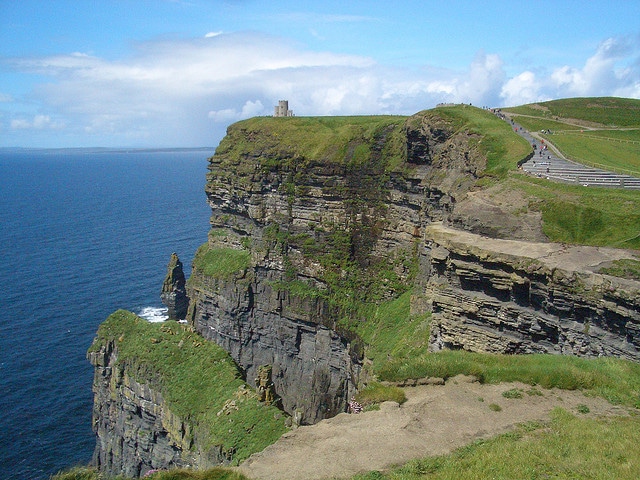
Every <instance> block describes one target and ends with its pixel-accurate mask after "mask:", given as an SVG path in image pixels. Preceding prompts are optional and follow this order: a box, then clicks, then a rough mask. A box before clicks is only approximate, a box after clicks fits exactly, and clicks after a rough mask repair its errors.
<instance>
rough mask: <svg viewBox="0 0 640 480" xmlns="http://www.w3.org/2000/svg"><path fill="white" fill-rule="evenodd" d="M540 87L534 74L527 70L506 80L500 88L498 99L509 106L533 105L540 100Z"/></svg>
mask: <svg viewBox="0 0 640 480" xmlns="http://www.w3.org/2000/svg"><path fill="white" fill-rule="evenodd" d="M541 87H542V85H541V84H540V82H539V81H538V79H537V78H536V75H535V73H533V72H530V71H528V70H527V71H525V72H522V73H521V74H519V75H516V76H515V77H513V78H510V79H509V80H507V81H506V82H505V83H504V85H503V86H502V90H501V91H500V97H501V98H502V99H503V103H504V104H505V105H509V106H514V105H522V104H526V103H533V102H537V101H540V100H542V98H541V95H540V89H541Z"/></svg>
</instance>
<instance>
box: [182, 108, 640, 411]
mask: <svg viewBox="0 0 640 480" xmlns="http://www.w3.org/2000/svg"><path fill="white" fill-rule="evenodd" d="M468 118H474V119H475V120H476V121H477V119H481V122H482V128H481V129H479V128H477V127H474V126H472V125H470V124H469V123H468V122H467V123H465V121H464V120H465V119H468ZM512 137H516V138H512ZM518 141H519V139H518V138H517V136H515V135H513V134H512V132H511V131H510V128H509V127H508V125H506V123H505V122H502V121H500V120H498V119H497V118H496V117H494V116H493V115H491V114H490V113H487V112H481V111H480V110H479V109H474V108H471V107H464V106H462V107H456V108H451V109H447V108H442V109H436V110H433V111H426V112H420V113H418V114H416V115H414V116H412V117H409V118H400V117H355V118H353V117H340V118H290V119H261V118H257V119H251V120H247V121H243V122H239V123H237V124H234V125H232V126H231V127H229V129H228V132H227V136H226V137H225V139H224V140H223V141H222V142H221V144H220V146H219V147H218V149H217V151H216V154H215V156H213V157H212V158H211V159H210V161H209V174H208V176H207V186H206V193H207V198H208V202H209V205H210V206H211V209H212V216H211V225H212V230H211V232H210V234H209V239H208V242H207V244H206V245H204V246H203V247H202V248H201V249H200V251H199V252H198V253H197V255H196V258H195V260H194V264H193V273H192V276H191V279H190V280H189V284H188V287H187V288H188V294H189V297H190V298H191V300H192V301H191V304H190V308H189V312H188V314H187V320H188V321H189V323H190V324H191V325H192V326H193V328H194V329H195V330H196V331H197V332H199V333H200V334H202V335H203V336H204V337H205V338H207V339H209V340H212V341H214V342H216V343H217V344H219V345H221V346H222V347H223V348H225V350H227V351H228V352H230V354H231V356H232V357H233V358H234V360H235V361H236V362H238V364H239V366H240V367H241V368H242V369H243V371H244V372H245V374H246V378H247V379H248V381H250V379H253V378H255V377H256V374H257V369H258V368H259V367H261V366H264V365H268V366H270V367H271V368H272V372H273V383H274V388H275V392H276V395H278V396H279V397H280V398H281V399H282V406H283V408H284V410H285V411H287V412H288V413H289V414H291V415H295V416H296V417H299V418H300V419H301V421H302V422H303V423H315V422H317V421H318V420H320V419H322V418H327V417H331V416H333V415H335V414H336V413H338V412H341V411H344V410H345V408H346V403H347V400H348V398H350V396H351V395H352V394H353V393H354V392H355V391H356V389H357V388H358V385H359V384H360V383H362V382H365V383H366V381H367V375H369V373H370V372H368V371H367V369H365V370H363V362H366V359H365V357H364V348H365V345H364V342H363V339H361V338H360V337H359V336H358V335H356V334H355V333H354V332H357V331H359V328H358V325H359V324H360V323H361V322H366V321H367V318H366V314H365V313H363V312H364V311H365V310H366V306H368V305H379V304H382V303H384V302H388V301H391V300H393V299H394V298H398V297H399V296H400V295H401V294H403V293H404V292H407V291H411V292H412V294H413V295H412V297H411V311H412V312H413V313H414V314H420V313H429V312H430V311H431V309H433V312H434V315H433V319H434V320H433V325H432V329H431V338H430V341H429V343H430V345H431V348H432V349H434V350H438V349H441V348H465V349H469V350H473V351H492V352H503V353H525V352H548V353H572V354H576V355H587V356H594V355H615V356H620V357H624V358H633V359H637V358H638V352H637V348H636V343H637V342H636V338H635V335H636V333H635V332H636V322H637V310H638V305H637V303H636V301H635V300H633V295H635V293H636V292H637V283H634V282H630V283H629V282H627V283H625V282H622V281H618V280H615V279H612V278H609V277H607V276H602V275H600V276H598V275H596V274H595V273H594V274H589V275H591V276H589V275H587V276H586V277H585V276H584V275H582V274H580V273H576V272H575V271H574V270H575V269H573V268H569V269H568V270H567V271H566V272H565V273H562V271H561V269H557V268H554V267H545V268H546V270H544V269H540V270H535V271H534V272H533V273H528V271H527V270H526V269H524V267H522V266H521V264H523V263H527V261H528V260H529V259H528V258H527V257H526V255H525V256H524V257H523V258H517V256H515V257H514V256H508V255H507V256H505V255H502V256H499V257H496V260H495V261H493V263H491V262H489V261H488V260H487V259H486V255H485V254H484V253H482V254H473V255H472V254H469V252H470V251H474V249H473V248H472V247H473V245H474V243H475V242H476V239H477V238H480V237H479V235H482V236H484V237H486V236H491V237H493V238H494V239H496V240H499V239H503V240H506V239H510V240H516V241H521V242H529V243H531V242H537V243H538V244H540V245H544V244H545V243H543V242H544V241H546V236H545V234H544V233H543V231H544V228H543V220H542V215H541V213H540V210H539V209H538V210H535V209H534V210H527V209H526V205H527V203H528V202H529V200H528V199H527V197H526V194H524V193H522V192H517V191H514V190H513V189H512V190H511V191H507V193H505V189H504V187H500V188H502V191H500V190H498V191H496V188H497V187H496V185H498V186H499V185H501V184H496V182H495V180H496V179H500V178H503V177H504V175H505V172H506V171H508V170H509V169H513V170H515V166H516V164H517V162H518V161H521V160H523V159H525V158H527V156H529V155H531V152H530V147H529V145H528V144H526V142H525V143H524V145H522V144H520V143H518ZM505 145H506V146H505ZM507 146H509V148H507ZM496 151H501V152H502V157H501V158H502V160H500V159H499V158H498V157H497V156H496V153H495V152H496ZM504 158H506V159H507V160H506V161H505V160H504ZM501 162H502V163H501ZM487 180H488V182H487ZM483 183H486V184H487V186H486V187H484V188H479V186H480V185H482V184H483ZM498 195H500V199H501V200H500V201H496V199H495V197H497V196H498ZM434 223H441V224H444V225H447V226H449V227H454V228H455V229H457V231H460V232H467V233H471V234H474V235H476V236H472V237H468V238H467V237H465V239H464V240H460V241H459V243H460V244H465V245H466V246H465V247H460V248H459V249H455V248H453V249H450V250H447V249H448V248H450V247H449V246H448V245H449V243H446V242H445V243H444V244H443V245H440V244H439V243H438V240H437V239H436V238H435V237H434V236H433V232H434V230H433V229H432V228H430V225H433V224H434ZM438 238H439V237H438ZM459 238H462V237H459ZM465 242H466V243H465ZM496 248H497V247H496ZM493 250H494V247H488V248H487V250H486V251H490V252H493ZM444 252H446V253H444ZM621 252H622V253H620V254H619V255H618V256H619V257H621V258H622V257H624V258H633V255H632V254H631V253H630V252H629V251H621ZM612 255H613V254H612ZM613 256H616V255H613ZM507 257H508V258H507ZM505 259H506V260H505ZM532 261H533V260H532ZM603 261H604V260H603ZM528 268H532V267H530V266H529V267H528ZM594 275H595V277H597V280H593V278H595V277H594ZM585 278H586V280H585ZM592 281H593V282H596V283H597V284H598V286H594V285H592V283H591V282H592ZM605 285H609V286H611V288H612V289H613V290H615V292H616V293H607V292H605V291H604V290H605V289H606V288H609V287H606V288H605ZM593 289H596V290H598V291H599V292H600V293H598V294H595V293H594V294H591V293H589V292H590V291H591V290H593ZM470 299H471V300H470ZM629 299H631V300H629ZM465 309H466V310H465ZM467 310H468V311H467ZM470 311H473V312H476V313H473V314H471V313H469V312H470Z"/></svg>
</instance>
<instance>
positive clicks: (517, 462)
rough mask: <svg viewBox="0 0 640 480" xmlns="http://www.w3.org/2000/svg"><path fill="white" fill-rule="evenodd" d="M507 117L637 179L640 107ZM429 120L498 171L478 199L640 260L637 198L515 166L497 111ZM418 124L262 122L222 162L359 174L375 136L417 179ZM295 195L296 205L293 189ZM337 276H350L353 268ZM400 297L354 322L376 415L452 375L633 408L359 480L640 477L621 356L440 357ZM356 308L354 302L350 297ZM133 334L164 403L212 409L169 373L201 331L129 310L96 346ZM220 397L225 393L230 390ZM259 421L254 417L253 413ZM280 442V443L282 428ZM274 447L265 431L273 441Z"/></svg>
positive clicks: (238, 127)
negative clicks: (522, 202) (494, 196)
mask: <svg viewBox="0 0 640 480" xmlns="http://www.w3.org/2000/svg"><path fill="white" fill-rule="evenodd" d="M503 110H505V111H508V112H509V113H510V114H512V115H513V118H514V119H516V120H517V121H518V123H520V124H521V125H522V126H524V127H525V128H527V129H529V130H532V131H536V132H540V131H541V130H545V131H548V130H550V131H551V132H552V133H551V134H546V133H545V134H541V135H544V138H545V139H546V140H547V141H549V142H551V143H553V144H554V145H555V146H557V147H558V148H559V149H560V150H561V151H562V152H563V153H564V155H565V156H567V157H568V158H571V159H572V160H574V161H578V162H582V163H585V164H589V165H593V164H597V165H600V166H601V168H610V169H612V170H618V171H623V172H625V173H630V174H633V175H637V176H640V100H631V99H618V98H584V99H568V100H557V101H552V102H544V103H539V104H532V105H525V106H521V107H514V108H509V109H503ZM421 114H424V115H427V116H433V117H434V118H435V117H438V118H441V119H445V121H446V122H449V123H450V124H453V125H455V128H456V129H458V130H461V131H468V132H470V133H473V134H474V136H477V139H476V141H477V144H476V146H477V148H478V149H479V150H480V151H481V152H482V153H483V154H484V155H485V156H486V158H487V165H486V168H485V170H484V172H482V173H481V175H480V176H479V179H478V180H477V182H476V185H475V187H474V188H475V189H477V190H482V189H488V188H491V189H493V191H495V192H498V193H502V194H504V196H505V198H507V197H509V195H512V194H513V193H514V192H516V193H517V194H518V195H519V196H520V197H522V196H524V197H525V198H526V199H527V205H528V206H527V208H528V209H530V210H533V211H537V212H540V214H541V216H542V221H543V230H544V233H545V234H546V235H547V237H548V238H549V240H550V241H554V242H564V243H571V244H586V245H596V246H608V247H618V248H629V249H636V250H640V192H638V191H631V190H623V189H599V188H593V187H591V188H586V187H581V186H569V185H565V184H558V183H553V182H550V181H548V180H545V179H540V178H534V177H530V176H527V175H524V174H522V173H521V172H519V171H518V169H517V163H518V161H519V160H521V159H522V158H523V157H525V156H526V155H527V154H528V153H529V151H530V146H529V145H528V144H527V142H526V141H524V140H523V139H522V138H520V137H519V136H518V135H516V134H515V133H514V132H513V131H512V129H511V128H510V126H509V124H508V123H507V122H504V121H502V120H500V119H498V118H497V117H496V116H495V115H493V114H492V113H490V112H489V111H486V110H482V109H478V108H473V107H469V106H462V105H458V106H446V107H439V108H436V109H433V110H431V111H428V112H421ZM516 116H517V118H516ZM419 118H421V117H418V116H412V117H399V116H362V117H307V118H305V117H292V118H265V117H261V118H253V119H249V120H246V121H242V122H238V123H237V124H234V125H232V126H231V127H229V130H228V135H227V137H225V139H223V141H222V142H221V144H220V146H219V147H218V150H217V153H218V154H221V155H222V157H223V158H224V160H223V161H228V162H232V163H235V164H239V163H242V162H244V161H246V160H247V158H246V152H247V151H249V150H253V151H256V152H261V153H263V154H264V155H262V156H261V157H260V160H259V161H262V162H264V163H263V164H262V165H261V166H262V168H264V169H269V168H271V167H272V165H271V164H270V163H269V162H276V161H278V162H281V163H280V165H282V166H283V168H291V169H292V171H295V170H296V168H297V167H298V166H300V165H301V164H303V163H308V162H311V161H313V162H324V163H327V164H335V165H340V166H341V167H347V168H354V169H357V168H359V165H361V164H362V163H363V162H366V161H367V159H369V158H370V157H371V155H372V145H375V139H376V138H379V137H380V136H381V135H384V136H385V138H386V139H387V141H386V142H385V147H384V150H383V151H382V155H381V159H379V161H380V162H381V164H380V169H381V170H380V171H381V172H382V175H387V174H389V173H391V172H399V171H402V170H403V169H405V168H409V167H408V166H407V165H406V164H405V162H404V159H405V158H406V142H405V139H404V137H403V134H404V130H403V129H404V128H405V125H406V122H413V121H419ZM240 132H242V135H239V133H240ZM247 132H249V133H251V132H253V133H254V134H255V135H253V139H254V141H253V143H252V144H251V145H250V146H248V145H243V144H241V143H239V142H238V139H239V138H251V135H249V137H247V136H246V133H247ZM265 153H266V154H265ZM270 159H271V160H270ZM253 160H254V159H253V158H252V161H253ZM248 164H249V162H247V165H248ZM241 173H242V172H241ZM246 173H247V175H246V179H245V177H243V179H245V180H243V181H250V178H251V174H250V170H249V169H247V172H246ZM291 194H295V190H292V192H291ZM277 234H279V232H274V235H277ZM288 240H292V241H294V240H295V239H288ZM338 240H340V239H336V243H335V246H337V247H339V245H340V243H339V242H338ZM243 255H244V253H243ZM639 255H640V251H639ZM332 259H333V260H334V261H336V262H343V261H346V260H344V259H341V258H338V255H337V254H334V256H333V257H332ZM224 260H225V258H224V257H223V256H222V255H221V252H217V251H216V252H213V253H211V252H210V251H206V249H203V250H202V251H201V252H199V254H198V255H197V257H196V259H195V262H199V266H200V267H201V268H202V269H206V268H208V267H211V269H212V271H211V272H209V273H210V274H211V275H214V276H215V275H227V274H229V271H235V270H237V269H238V268H244V267H245V266H246V264H247V262H248V259H247V258H245V257H244V256H243V257H242V258H235V257H234V258H233V259H230V260H229V262H227V263H224ZM231 260H233V262H231ZM216 262H218V263H216ZM340 266H341V268H342V269H344V270H345V271H350V270H349V268H351V267H352V266H353V265H347V264H340ZM409 266H410V265H409ZM611 273H612V274H616V275H619V276H624V277H628V278H635V279H640V262H632V263H631V264H628V265H619V266H618V269H617V270H612V271H611ZM338 280H339V279H338ZM338 280H336V281H338ZM336 285H337V284H336ZM337 287H340V288H343V289H344V288H354V289H355V288H359V287H358V283H357V282H356V284H355V286H353V285H352V286H345V285H337ZM397 291H398V295H397V296H396V297H395V298H393V299H391V300H388V301H384V302H366V301H364V300H362V301H360V302H359V303H358V304H357V305H351V306H350V308H352V309H353V311H357V314H358V317H359V318H366V319H367V321H366V322H360V323H358V324H357V325H353V324H351V325H349V328H353V329H354V331H355V332H356V333H357V334H358V336H359V337H360V338H361V339H362V340H363V342H364V344H365V352H366V356H367V359H368V361H370V365H369V367H368V368H370V371H371V373H372V374H373V375H375V376H376V377H377V379H378V380H379V381H380V383H376V382H371V383H370V384H369V386H368V387H367V389H365V390H363V391H362V392H361V393H360V396H359V398H358V399H359V400H360V401H361V402H362V403H363V404H365V405H368V404H370V405H371V406H370V407H369V408H375V404H376V403H377V402H380V401H383V400H385V399H389V398H392V399H395V400H399V401H401V400H402V394H401V392H400V393H399V392H398V389H397V388H395V387H393V388H389V387H386V386H385V385H383V384H382V381H385V380H386V381H402V380H406V379H411V378H422V377H427V376H431V377H442V378H449V377H452V376H455V375H457V374H460V373H463V374H471V375H475V376H477V377H478V378H479V379H480V380H481V381H482V382H486V383H499V382H504V381H521V382H524V383H528V384H530V385H535V386H537V387H539V388H550V387H557V388H562V389H571V390H575V389H580V390H583V391H584V392H585V394H587V395H597V396H602V397H604V398H606V399H608V400H609V401H610V402H612V403H614V404H618V405H622V406H625V407H627V408H629V409H631V410H632V415H630V416H629V417H624V418H615V419H588V418H586V417H585V418H583V417H575V416H572V415H570V414H569V413H567V412H564V411H559V412H556V414H555V415H554V418H553V420H552V421H551V422H550V423H549V424H535V425H534V424H529V425H524V426H521V427H520V428H518V429H517V430H516V431H515V432H513V433H511V434H507V435H503V436H500V437H498V438H496V439H493V440H489V441H483V442H477V443H474V444H473V445H471V446H469V447H465V448H463V449H460V450H458V451H456V452H455V453H453V454H451V455H446V456H442V457H436V458H428V459H423V460H420V461H415V462H412V463H411V464H409V465H407V466H404V467H400V468H398V469H396V470H394V471H391V472H385V473H381V472H369V473H367V474H363V475H360V476H358V477H356V478H357V480H374V479H376V480H377V479H386V478H389V479H411V480H413V479H436V478H437V479H445V478H469V479H470V478H505V479H506V478H628V479H632V478H633V479H635V478H638V475H639V474H640V454H639V453H638V452H637V447H636V446H637V444H638V443H640V416H638V415H635V414H634V413H635V412H636V411H637V410H636V409H638V408H640V365H638V364H635V363H632V362H628V361H622V360H618V359H613V358H600V359H581V358H576V357H568V356H566V357H565V356H555V355H523V356H518V357H514V356H506V355H488V354H477V353H469V352H464V351H444V352H439V353H435V354H434V353H429V352H428V350H427V346H428V339H429V324H430V317H429V316H428V315H415V314H413V313H412V312H411V309H410V299H411V295H412V294H413V293H414V292H413V291H412V289H411V288H405V289H402V288H398V290H397ZM343 293H344V292H343ZM356 297H357V295H355V294H354V295H352V296H351V297H350V298H356ZM145 329H146V330H145ZM123 335H124V338H127V339H131V343H130V349H127V350H126V351H125V350H123V359H126V361H127V362H133V363H135V364H145V365H148V366H151V365H156V366H157V367H158V368H154V369H153V370H154V372H150V375H160V376H161V377H163V378H164V377H166V378H167V379H168V380H167V381H166V382H164V385H165V386H166V387H167V388H168V389H169V391H167V392H166V393H165V395H166V396H167V397H168V398H172V396H171V395H172V394H171V392H170V391H171V390H172V389H174V390H175V391H174V393H175V397H173V398H175V400H170V401H174V402H175V404H174V406H175V408H177V409H186V410H181V412H180V413H182V414H185V415H188V414H189V413H188V411H189V409H191V408H192V406H190V405H189V404H188V402H190V401H193V402H194V403H193V405H197V406H201V404H202V402H201V401H200V399H199V398H198V397H197V396H196V395H200V394H201V392H198V391H192V392H191V393H190V394H189V395H191V394H193V395H194V397H193V398H192V399H191V397H190V396H185V395H184V392H185V391H190V390H189V389H191V390H193V388H192V386H190V385H189V381H188V378H189V377H188V376H183V375H178V376H172V374H171V373H167V372H164V370H163V369H164V368H168V369H169V370H171V369H173V367H174V365H172V364H170V363H169V362H173V361H178V359H182V358H183V357H182V356H181V355H183V350H182V345H184V344H185V343H186V344H188V345H189V346H190V348H191V343H192V342H194V340H193V339H192V335H193V334H192V333H191V332H188V331H184V332H183V331H182V330H181V327H179V326H178V325H174V324H170V325H168V326H167V327H159V326H154V325H150V326H146V325H144V324H142V323H140V322H137V321H136V320H135V319H133V318H130V317H129V314H124V313H122V312H121V313H119V314H118V315H117V316H116V314H114V317H113V318H111V319H110V320H109V321H108V322H107V323H106V325H105V326H104V327H101V331H100V332H99V336H98V340H97V343H96V345H95V346H94V347H93V348H99V346H100V345H101V343H100V342H105V341H107V340H113V339H117V338H120V337H121V336H123ZM183 337H184V339H185V341H184V343H183V344H182V345H181V346H180V348H178V347H176V345H177V343H176V340H178V343H179V341H180V339H182V338H183ZM152 339H153V341H152ZM157 339H159V340H160V341H157ZM134 340H135V341H134ZM125 343H126V342H125ZM127 348H128V347H127ZM161 348H163V349H170V352H172V354H174V355H173V356H171V355H169V356H167V354H166V351H162V350H160V349H161ZM204 348H209V347H208V346H205V345H202V346H200V345H196V347H195V349H194V350H193V355H201V352H202V351H203V349H204ZM214 350H215V349H214ZM167 351H168V350H167ZM214 353H215V355H219V356H220V359H222V358H223V357H224V359H225V362H223V363H226V357H225V356H224V355H223V354H222V353H221V352H217V351H215V352H214ZM212 355H213V353H212ZM170 358H175V359H176V360H169V359H170ZM197 358H198V361H199V362H204V361H205V359H203V358H201V357H199V356H198V357H197ZM220 362H222V360H220ZM179 368H181V369H187V370H186V371H187V372H188V371H189V368H191V367H188V366H186V364H184V365H183V364H180V367H179ZM225 368H227V367H225ZM228 368H229V370H228V371H226V370H225V371H226V373H225V375H227V376H228V378H229V379H228V381H227V382H226V383H227V384H228V390H225V392H224V394H222V395H220V398H222V399H224V398H229V397H230V396H232V395H233V392H234V391H235V390H236V389H237V388H238V387H239V385H240V384H242V381H241V380H240V379H239V378H238V376H237V372H236V371H235V370H234V368H233V367H231V366H230V367H228ZM140 371H142V370H140ZM154 378H157V377H154ZM212 382H215V380H212ZM212 385H214V384H213V383H212ZM214 386H215V388H219V385H214ZM212 388H214V387H212ZM250 403H251V405H252V406H251V408H252V409H253V408H255V407H253V401H252V402H247V406H246V407H247V408H249V404H250ZM193 408H195V409H197V408H200V407H193ZM219 409H220V406H217V408H216V411H217V410H219ZM248 411H249V410H248ZM251 411H252V412H253V410H251ZM261 414H262V413H261ZM497 414H499V412H498V413H497ZM197 415H198V416H197V418H198V422H200V423H201V425H202V426H203V428H206V431H207V432H208V434H209V435H211V438H212V439H213V438H216V440H217V439H218V437H219V438H220V439H221V440H219V441H223V442H227V441H228V442H230V444H234V445H235V446H236V447H237V446H238V445H239V444H240V443H241V442H243V441H244V439H243V438H242V435H240V434H238V433H237V432H236V431H235V430H234V431H233V432H231V431H228V432H227V431H223V430H219V429H220V427H219V425H218V424H217V423H216V422H217V421H218V420H217V419H216V418H213V416H212V415H211V413H210V412H209V413H208V412H206V411H198V412H197ZM214 415H215V412H214ZM251 415H257V414H256V413H255V412H254V413H251ZM271 415H272V414H271ZM249 417H250V415H248V418H249ZM276 423H277V426H272V427H269V428H273V429H274V431H275V430H277V429H278V428H280V424H279V422H276ZM275 433H276V434H278V435H279V433H280V430H278V431H277V432H275ZM226 436H228V437H229V438H228V439H227V438H226ZM276 436H277V435H276ZM223 437H225V438H223ZM267 437H268V435H267V434H266V433H265V435H264V438H267ZM271 440H272V439H271V438H269V441H271ZM249 442H250V441H249V440H247V443H249ZM256 448H257V445H255V444H252V445H250V446H247V448H246V450H245V451H246V452H247V453H249V452H250V451H254V450H255V449H256ZM55 478H57V479H58V480H81V479H86V480H97V479H101V478H103V477H101V476H100V475H98V474H97V473H96V472H95V471H93V470H91V469H84V468H77V469H74V470H72V471H70V472H68V473H65V474H60V475H58V476H56V477H55ZM152 478H153V479H155V480H173V479H194V480H196V479H200V480H217V479H236V480H242V479H244V478H245V477H244V476H242V475H240V474H239V473H238V472H235V471H229V470H224V469H214V470H210V471H207V472H193V471H187V470H182V471H175V472H159V473H157V474H154V475H153V476H152Z"/></svg>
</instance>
